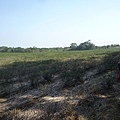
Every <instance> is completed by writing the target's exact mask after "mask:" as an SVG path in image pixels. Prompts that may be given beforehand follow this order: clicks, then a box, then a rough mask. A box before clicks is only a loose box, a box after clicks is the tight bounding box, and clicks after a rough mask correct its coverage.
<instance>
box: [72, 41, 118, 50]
mask: <svg viewBox="0 0 120 120" xmlns="http://www.w3.org/2000/svg"><path fill="white" fill-rule="evenodd" d="M117 47H118V48H119V47H120V45H119V44H111V45H106V46H95V44H93V43H91V40H88V41H85V42H83V43H80V45H77V43H71V46H70V50H93V49H108V48H117Z"/></svg>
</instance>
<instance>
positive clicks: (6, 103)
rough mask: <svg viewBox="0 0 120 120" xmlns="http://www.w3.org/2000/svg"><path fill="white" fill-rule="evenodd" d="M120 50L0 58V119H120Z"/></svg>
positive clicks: (15, 55) (7, 55)
mask: <svg viewBox="0 0 120 120" xmlns="http://www.w3.org/2000/svg"><path fill="white" fill-rule="evenodd" d="M119 60H120V49H119V48H116V49H101V50H91V51H90V50H89V51H64V52H40V53H19V54H17V53H0V119H1V120H15V119H17V120H18V119H19V120H22V119H23V120H24V119H25V120H26V119H27V120H119V119H120V83H118V82H117V77H118V66H117V63H118V61H119Z"/></svg>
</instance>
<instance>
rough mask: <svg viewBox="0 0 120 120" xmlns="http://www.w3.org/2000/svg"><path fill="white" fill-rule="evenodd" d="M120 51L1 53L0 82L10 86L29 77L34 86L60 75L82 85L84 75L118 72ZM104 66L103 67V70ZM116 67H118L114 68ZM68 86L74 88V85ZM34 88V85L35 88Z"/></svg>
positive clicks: (66, 79)
mask: <svg viewBox="0 0 120 120" xmlns="http://www.w3.org/2000/svg"><path fill="white" fill-rule="evenodd" d="M119 51H120V49H103V50H89V51H88V50H86V51H64V52H40V53H0V80H4V81H5V82H6V83H7V84H8V81H10V82H11V80H12V79H13V78H15V77H16V78H18V79H19V80H21V78H22V77H23V76H26V75H27V76H28V78H27V79H29V80H31V84H32V85H33V84H38V81H39V79H40V78H41V77H43V78H44V80H45V81H47V82H48V81H51V79H52V77H53V76H54V75H56V74H59V75H60V76H61V77H62V78H63V79H64V80H65V81H67V82H68V81H72V80H73V79H74V80H75V81H76V83H77V81H79V80H80V79H81V77H82V76H83V75H84V73H85V71H87V70H90V69H93V68H96V67H97V68H99V69H100V71H101V72H102V71H106V70H108V69H116V66H115V64H117V62H118V60H119V59H120V54H119ZM101 64H104V65H102V67H101ZM113 66H115V67H113ZM69 84H73V83H72V82H71V83H69ZM33 86H34V85H33Z"/></svg>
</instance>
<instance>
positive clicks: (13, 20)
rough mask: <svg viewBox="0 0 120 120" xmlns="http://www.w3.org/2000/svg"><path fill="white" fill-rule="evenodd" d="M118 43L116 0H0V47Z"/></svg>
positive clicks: (118, 3)
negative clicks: (87, 42)
mask: <svg viewBox="0 0 120 120" xmlns="http://www.w3.org/2000/svg"><path fill="white" fill-rule="evenodd" d="M89 39H91V42H93V43H94V44H95V45H99V46H101V45H107V44H120V0H0V46H8V47H18V46H20V47H33V46H36V47H66V46H70V44H71V43H77V44H78V45H79V44H80V43H81V42H84V41H87V40H89Z"/></svg>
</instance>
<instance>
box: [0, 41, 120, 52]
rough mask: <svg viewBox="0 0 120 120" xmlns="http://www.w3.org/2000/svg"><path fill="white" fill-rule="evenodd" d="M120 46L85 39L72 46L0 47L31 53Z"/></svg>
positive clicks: (6, 49) (6, 50)
mask: <svg viewBox="0 0 120 120" xmlns="http://www.w3.org/2000/svg"><path fill="white" fill-rule="evenodd" d="M117 47H118V48H120V45H119V44H112V45H106V46H95V44H93V43H92V42H91V41H90V40H88V41H85V42H83V43H80V44H79V45H77V43H71V45H70V47H64V48H63V47H56V48H37V47H29V48H21V47H16V48H14V47H6V46H2V47H0V52H9V53H31V52H45V51H70V50H94V49H109V48H117Z"/></svg>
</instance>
